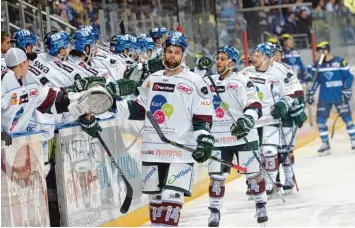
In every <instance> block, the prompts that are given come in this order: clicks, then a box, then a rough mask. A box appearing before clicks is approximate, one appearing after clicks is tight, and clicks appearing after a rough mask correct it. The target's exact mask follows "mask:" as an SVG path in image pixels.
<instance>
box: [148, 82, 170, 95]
mask: <svg viewBox="0 0 355 228" xmlns="http://www.w3.org/2000/svg"><path fill="white" fill-rule="evenodd" d="M174 90H175V84H169V83H159V82H155V83H154V85H153V91H161V92H169V93H172V92H174Z"/></svg>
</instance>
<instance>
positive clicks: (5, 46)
mask: <svg viewBox="0 0 355 228" xmlns="http://www.w3.org/2000/svg"><path fill="white" fill-rule="evenodd" d="M10 47H11V44H10V34H9V33H8V32H5V31H3V30H1V57H2V56H3V55H5V54H6V52H7V50H9V49H10Z"/></svg>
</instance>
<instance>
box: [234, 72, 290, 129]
mask: <svg viewBox="0 0 355 228" xmlns="http://www.w3.org/2000/svg"><path fill="white" fill-rule="evenodd" d="M275 66H276V65H275ZM275 66H274V67H269V68H268V69H267V70H266V71H265V72H260V71H257V70H256V69H255V67H254V66H249V67H246V68H244V69H243V70H242V71H241V72H240V73H241V74H242V75H245V76H246V77H248V78H249V79H250V80H251V81H253V82H254V84H255V86H256V90H257V96H258V97H259V100H260V102H261V104H262V110H263V116H262V117H261V118H260V119H259V120H258V121H257V122H256V126H255V127H256V128H257V127H261V126H265V125H270V124H277V123H279V119H274V118H273V117H272V116H271V107H272V106H273V105H274V104H275V102H278V101H279V100H280V99H282V98H286V100H285V101H286V102H287V104H288V105H289V107H291V105H292V102H293V98H292V96H293V94H294V88H293V85H292V83H291V80H290V79H287V75H284V74H283V73H282V72H281V71H280V70H279V69H278V68H276V67H275Z"/></svg>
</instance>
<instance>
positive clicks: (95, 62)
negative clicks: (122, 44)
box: [90, 53, 126, 81]
mask: <svg viewBox="0 0 355 228" xmlns="http://www.w3.org/2000/svg"><path fill="white" fill-rule="evenodd" d="M90 62H91V66H92V67H93V68H101V69H103V70H106V71H107V73H108V74H109V75H110V76H111V78H114V79H115V80H116V81H117V80H119V79H122V78H123V72H124V70H125V69H126V68H125V66H124V65H123V64H122V63H121V61H119V60H118V59H117V58H114V57H113V56H112V55H111V54H110V53H107V54H104V53H99V54H97V55H95V56H94V57H93V58H91V59H90Z"/></svg>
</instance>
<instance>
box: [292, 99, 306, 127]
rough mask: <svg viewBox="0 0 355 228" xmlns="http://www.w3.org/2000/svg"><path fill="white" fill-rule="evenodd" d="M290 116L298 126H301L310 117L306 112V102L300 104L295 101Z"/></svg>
mask: <svg viewBox="0 0 355 228" xmlns="http://www.w3.org/2000/svg"><path fill="white" fill-rule="evenodd" d="M290 116H291V118H292V119H293V121H294V122H295V124H296V125H297V127H298V128H301V127H302V126H303V124H304V122H306V120H307V118H308V117H307V115H306V113H305V112H304V104H298V102H297V103H296V104H295V103H294V104H293V105H292V107H291V108H290Z"/></svg>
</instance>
